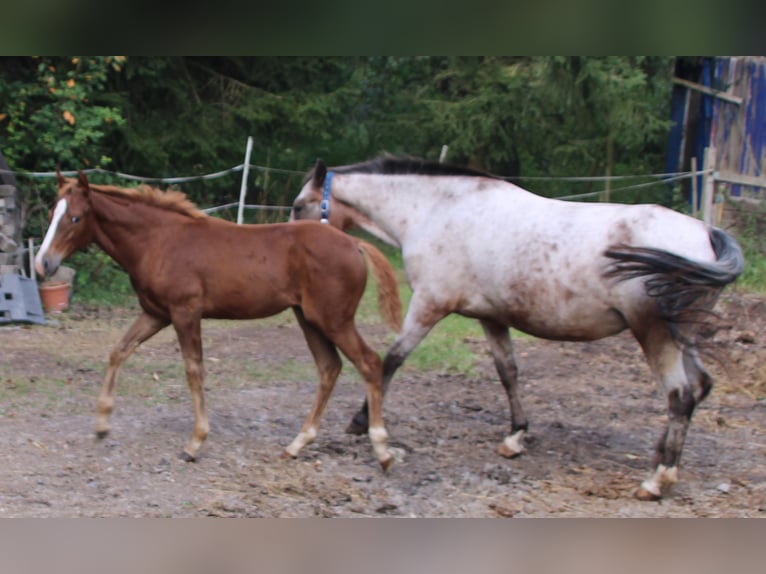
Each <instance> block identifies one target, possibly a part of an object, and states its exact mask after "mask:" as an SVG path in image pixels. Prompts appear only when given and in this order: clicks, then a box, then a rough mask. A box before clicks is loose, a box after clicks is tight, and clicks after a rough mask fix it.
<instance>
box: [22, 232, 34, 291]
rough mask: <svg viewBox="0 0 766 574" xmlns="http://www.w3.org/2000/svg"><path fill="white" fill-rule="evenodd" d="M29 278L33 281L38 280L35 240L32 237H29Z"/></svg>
mask: <svg viewBox="0 0 766 574" xmlns="http://www.w3.org/2000/svg"><path fill="white" fill-rule="evenodd" d="M22 259H23V257H22ZM29 278H30V279H32V281H37V270H36V269H35V240H34V239H32V238H31V237H30V238H29Z"/></svg>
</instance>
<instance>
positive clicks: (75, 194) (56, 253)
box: [35, 169, 93, 277]
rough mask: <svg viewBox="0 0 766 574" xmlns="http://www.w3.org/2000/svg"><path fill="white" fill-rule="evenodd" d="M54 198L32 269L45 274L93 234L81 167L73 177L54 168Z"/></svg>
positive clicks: (88, 198)
mask: <svg viewBox="0 0 766 574" xmlns="http://www.w3.org/2000/svg"><path fill="white" fill-rule="evenodd" d="M56 181H57V183H58V190H59V193H58V198H57V199H56V205H55V206H54V208H53V211H52V212H51V221H50V225H49V226H48V231H47V232H46V234H45V239H43V244H42V246H41V247H40V250H39V251H38V252H37V257H35V269H36V270H37V272H38V273H39V274H40V275H41V276H43V277H45V276H46V275H52V274H53V273H55V272H56V270H57V269H58V267H59V265H60V264H61V262H62V261H63V260H64V259H66V258H67V257H69V255H71V254H72V253H73V252H74V251H76V250H78V249H84V248H85V247H86V246H87V245H88V244H89V243H90V242H91V239H92V238H93V213H92V209H91V202H90V186H89V185H88V179H87V178H86V177H85V174H84V173H82V172H81V171H80V172H78V178H77V179H68V178H64V177H62V175H61V172H59V171H58V169H57V170H56Z"/></svg>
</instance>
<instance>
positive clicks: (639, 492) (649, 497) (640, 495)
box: [633, 486, 662, 502]
mask: <svg viewBox="0 0 766 574" xmlns="http://www.w3.org/2000/svg"><path fill="white" fill-rule="evenodd" d="M633 496H634V497H636V498H637V499H638V500H642V501H644V502H656V501H658V500H660V499H662V495H660V494H655V493H653V492H649V491H648V490H646V489H645V488H644V487H643V486H639V487H638V488H637V489H636V492H634V493H633Z"/></svg>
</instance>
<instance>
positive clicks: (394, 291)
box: [356, 238, 402, 333]
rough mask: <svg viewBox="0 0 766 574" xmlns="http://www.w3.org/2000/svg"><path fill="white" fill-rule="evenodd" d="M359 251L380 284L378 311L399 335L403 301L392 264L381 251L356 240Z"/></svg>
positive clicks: (369, 244)
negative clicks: (400, 297)
mask: <svg viewBox="0 0 766 574" xmlns="http://www.w3.org/2000/svg"><path fill="white" fill-rule="evenodd" d="M356 241H357V246H358V247H359V250H360V251H361V252H362V255H364V258H365V259H366V260H367V264H368V265H369V266H370V268H371V269H372V274H373V275H374V276H375V281H377V283H378V309H379V310H380V315H381V317H383V320H384V321H385V322H386V324H387V325H388V326H389V327H391V328H392V329H393V330H394V331H396V332H397V333H398V332H399V331H401V329H402V301H401V299H399V288H398V286H397V283H396V275H395V274H394V268H393V267H392V266H391V263H389V262H388V259H386V256H385V255H383V253H381V251H380V250H379V249H378V248H377V247H375V246H374V245H372V244H371V243H367V242H366V241H362V240H361V239H358V238H357V239H356Z"/></svg>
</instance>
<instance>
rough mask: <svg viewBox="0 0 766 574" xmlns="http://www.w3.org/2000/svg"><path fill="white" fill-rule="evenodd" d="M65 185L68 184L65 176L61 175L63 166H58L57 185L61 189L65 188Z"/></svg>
mask: <svg viewBox="0 0 766 574" xmlns="http://www.w3.org/2000/svg"><path fill="white" fill-rule="evenodd" d="M65 183H66V180H65V179H64V176H63V175H61V166H60V165H59V164H56V184H57V185H58V186H59V187H64V184H65Z"/></svg>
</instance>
